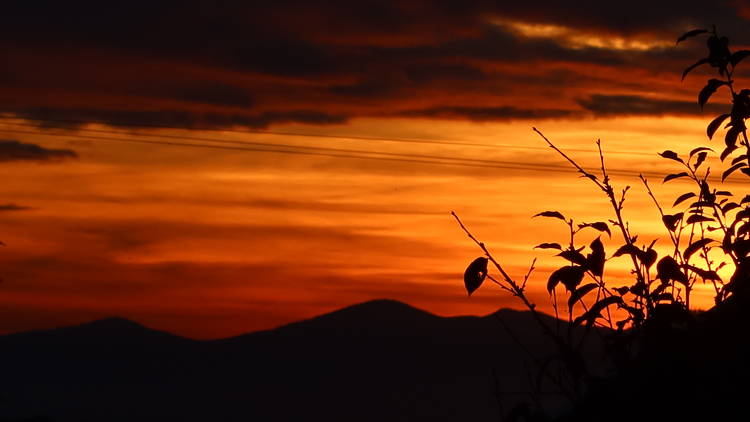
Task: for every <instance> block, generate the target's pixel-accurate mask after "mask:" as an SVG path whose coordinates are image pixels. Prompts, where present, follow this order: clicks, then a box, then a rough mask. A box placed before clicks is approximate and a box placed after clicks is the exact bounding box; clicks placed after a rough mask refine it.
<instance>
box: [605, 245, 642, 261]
mask: <svg viewBox="0 0 750 422" xmlns="http://www.w3.org/2000/svg"><path fill="white" fill-rule="evenodd" d="M640 251H641V250H640V249H638V248H637V247H636V246H635V245H622V246H620V248H619V249H617V251H615V253H614V254H613V255H612V257H613V258H614V257H618V256H620V255H623V254H629V255H633V256H637V255H638V252H640Z"/></svg>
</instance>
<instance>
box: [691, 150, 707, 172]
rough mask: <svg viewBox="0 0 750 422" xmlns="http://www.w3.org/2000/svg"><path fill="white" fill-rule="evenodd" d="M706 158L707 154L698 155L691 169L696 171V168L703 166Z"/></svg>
mask: <svg viewBox="0 0 750 422" xmlns="http://www.w3.org/2000/svg"><path fill="white" fill-rule="evenodd" d="M706 157H708V153H707V152H705V151H704V152H701V153H699V154H698V158H696V159H695V164H693V169H695V170H698V167H700V166H701V164H703V162H704V161H706Z"/></svg>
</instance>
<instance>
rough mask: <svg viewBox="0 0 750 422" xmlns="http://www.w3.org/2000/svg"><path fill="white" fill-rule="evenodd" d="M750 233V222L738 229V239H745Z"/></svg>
mask: <svg viewBox="0 0 750 422" xmlns="http://www.w3.org/2000/svg"><path fill="white" fill-rule="evenodd" d="M748 233H750V222H745V223H742V225H741V226H740V228H738V229H737V237H743V236H745V235H746V234H748Z"/></svg>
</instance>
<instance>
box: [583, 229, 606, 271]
mask: <svg viewBox="0 0 750 422" xmlns="http://www.w3.org/2000/svg"><path fill="white" fill-rule="evenodd" d="M589 247H590V248H591V253H590V254H588V255H587V256H586V266H587V267H588V269H589V271H591V273H592V274H594V275H595V276H598V277H601V276H602V273H604V260H605V256H604V245H603V244H602V241H601V239H600V238H598V237H597V238H596V239H594V241H593V242H591V245H589Z"/></svg>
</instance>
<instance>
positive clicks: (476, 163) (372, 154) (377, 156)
mask: <svg viewBox="0 0 750 422" xmlns="http://www.w3.org/2000/svg"><path fill="white" fill-rule="evenodd" d="M24 119H25V120H33V121H39V122H43V121H47V122H52V123H62V122H66V123H69V124H72V123H86V122H79V121H73V120H56V119H40V118H36V119H26V118H24ZM0 124H2V125H6V126H7V125H10V126H20V127H28V128H33V129H35V130H36V131H31V130H16V129H7V128H0V132H4V133H14V134H26V135H42V136H53V137H54V136H57V137H67V138H78V139H85V140H96V141H104V142H126V143H139V144H154V145H162V146H171V147H192V148H209V149H218V150H233V151H247V152H269V153H281V154H295V155H311V156H323V157H330V158H344V159H368V160H381V161H392V162H408V163H415V164H428V165H454V166H462V167H476V168H496V169H505V170H522V171H529V172H538V173H545V172H550V171H552V172H560V173H571V172H574V171H575V170H573V169H572V168H571V167H570V166H567V165H559V164H547V163H534V162H514V161H502V160H488V159H479V158H463V157H446V156H442V155H429V154H415V153H397V152H384V151H373V150H357V149H347V148H331V147H315V146H307V145H291V144H280V143H269V142H255V141H240V140H233V139H218V138H209V137H202V136H186V135H171V134H151V133H143V132H135V131H132V130H128V131H115V130H105V129H92V128H82V127H50V128H47V127H40V126H39V125H35V124H29V123H20V122H9V121H7V117H6V121H3V120H0ZM159 128H162V129H164V128H170V129H182V130H185V128H174V127H167V126H159ZM45 129H47V130H45ZM50 129H57V130H66V131H68V132H70V131H76V132H86V133H97V134H106V135H121V136H128V137H129V138H115V137H111V136H93V135H82V134H80V133H78V134H76V133H57V132H55V133H52V132H49V130H50ZM216 131H220V130H218V129H216ZM221 131H223V130H221ZM224 132H226V131H224ZM228 132H236V133H246V131H237V130H228ZM247 133H255V134H262V133H265V134H273V135H279V134H281V133H280V132H275V133H271V132H267V131H253V132H247ZM287 136H306V135H300V134H295V133H289V134H287ZM311 136H316V137H317V135H311ZM320 137H327V138H336V139H350V137H343V136H338V135H333V136H327V135H320ZM135 138H141V139H135ZM143 138H150V139H143ZM157 139H170V140H169V141H164V140H157ZM172 139H174V140H176V141H171V140H172ZM351 139H360V140H390V141H393V142H411V141H416V140H409V139H390V138H377V137H354V138H351ZM185 141H188V142H185ZM207 142H208V143H210V144H207ZM418 143H435V144H440V145H446V144H447V145H454V146H482V147H499V145H496V144H475V143H460V142H447V141H431V140H421V141H418ZM528 148H531V149H537V147H528ZM538 148H539V149H544V150H546V149H547V148H546V147H538ZM566 150H567V151H574V152H575V151H576V150H575V149H566ZM578 151H582V152H592V151H588V150H578ZM608 153H610V152H609V151H608ZM620 153H629V152H623V151H621V152H620ZM639 155H651V154H646V153H640V154H639ZM654 155H656V154H654ZM608 173H609V174H611V175H615V176H632V177H636V176H638V175H641V174H642V175H644V176H646V177H652V178H662V177H663V176H664V174H659V173H655V172H636V171H633V170H626V169H608Z"/></svg>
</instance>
